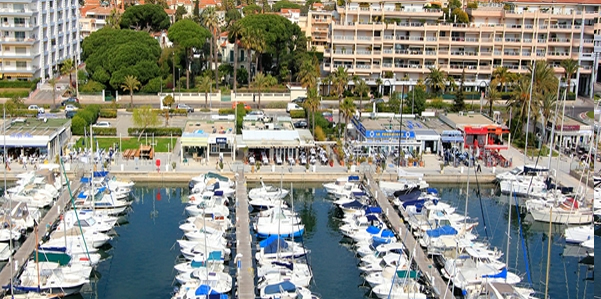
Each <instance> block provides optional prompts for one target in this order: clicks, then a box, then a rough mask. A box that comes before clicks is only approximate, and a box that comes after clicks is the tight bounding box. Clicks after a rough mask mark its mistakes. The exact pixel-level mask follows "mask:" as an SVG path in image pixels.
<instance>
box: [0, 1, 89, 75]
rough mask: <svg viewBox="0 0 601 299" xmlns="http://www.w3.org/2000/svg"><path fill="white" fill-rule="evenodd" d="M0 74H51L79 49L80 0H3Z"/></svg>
mask: <svg viewBox="0 0 601 299" xmlns="http://www.w3.org/2000/svg"><path fill="white" fill-rule="evenodd" d="M0 18H1V20H0V27H1V31H2V35H1V39H0V43H1V44H2V46H1V47H0V58H1V64H0V73H1V74H2V77H3V78H7V79H19V78H38V77H39V78H42V81H45V80H46V79H47V78H52V77H54V74H56V73H57V72H58V67H59V65H60V64H61V63H62V62H63V61H64V60H66V59H69V58H72V59H73V60H74V61H76V57H77V56H78V55H79V54H78V53H79V52H80V47H79V45H80V35H79V1H78V0H52V1H47V0H30V1H16V0H15V1H6V2H3V3H2V4H1V8H0Z"/></svg>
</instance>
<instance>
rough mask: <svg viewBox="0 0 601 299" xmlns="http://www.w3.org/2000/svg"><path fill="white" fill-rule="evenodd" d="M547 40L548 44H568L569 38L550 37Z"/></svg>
mask: <svg viewBox="0 0 601 299" xmlns="http://www.w3.org/2000/svg"><path fill="white" fill-rule="evenodd" d="M547 42H548V43H549V44H569V43H570V39H569V38H550V39H549V40H548V41H547Z"/></svg>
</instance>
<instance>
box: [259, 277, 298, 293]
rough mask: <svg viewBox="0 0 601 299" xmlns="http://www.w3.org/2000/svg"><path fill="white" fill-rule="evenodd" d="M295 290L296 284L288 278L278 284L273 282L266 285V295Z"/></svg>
mask: <svg viewBox="0 0 601 299" xmlns="http://www.w3.org/2000/svg"><path fill="white" fill-rule="evenodd" d="M282 290H283V291H284V292H294V290H296V286H295V285H294V284H293V283H291V282H290V281H288V280H285V281H282V282H280V283H278V284H272V285H268V286H266V287H265V295H271V294H279V293H281V292H282Z"/></svg>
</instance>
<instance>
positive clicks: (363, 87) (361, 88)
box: [355, 79, 369, 119]
mask: <svg viewBox="0 0 601 299" xmlns="http://www.w3.org/2000/svg"><path fill="white" fill-rule="evenodd" d="M355 92H356V93H358V94H359V119H361V110H363V94H364V93H365V94H368V93H369V86H367V83H365V80H363V79H360V80H359V82H358V83H357V84H355Z"/></svg>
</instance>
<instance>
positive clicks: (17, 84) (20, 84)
mask: <svg viewBox="0 0 601 299" xmlns="http://www.w3.org/2000/svg"><path fill="white" fill-rule="evenodd" d="M39 81H40V79H36V80H34V81H8V80H0V88H29V89H30V90H31V91H34V90H35V89H36V88H37V86H38V82H39Z"/></svg>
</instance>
